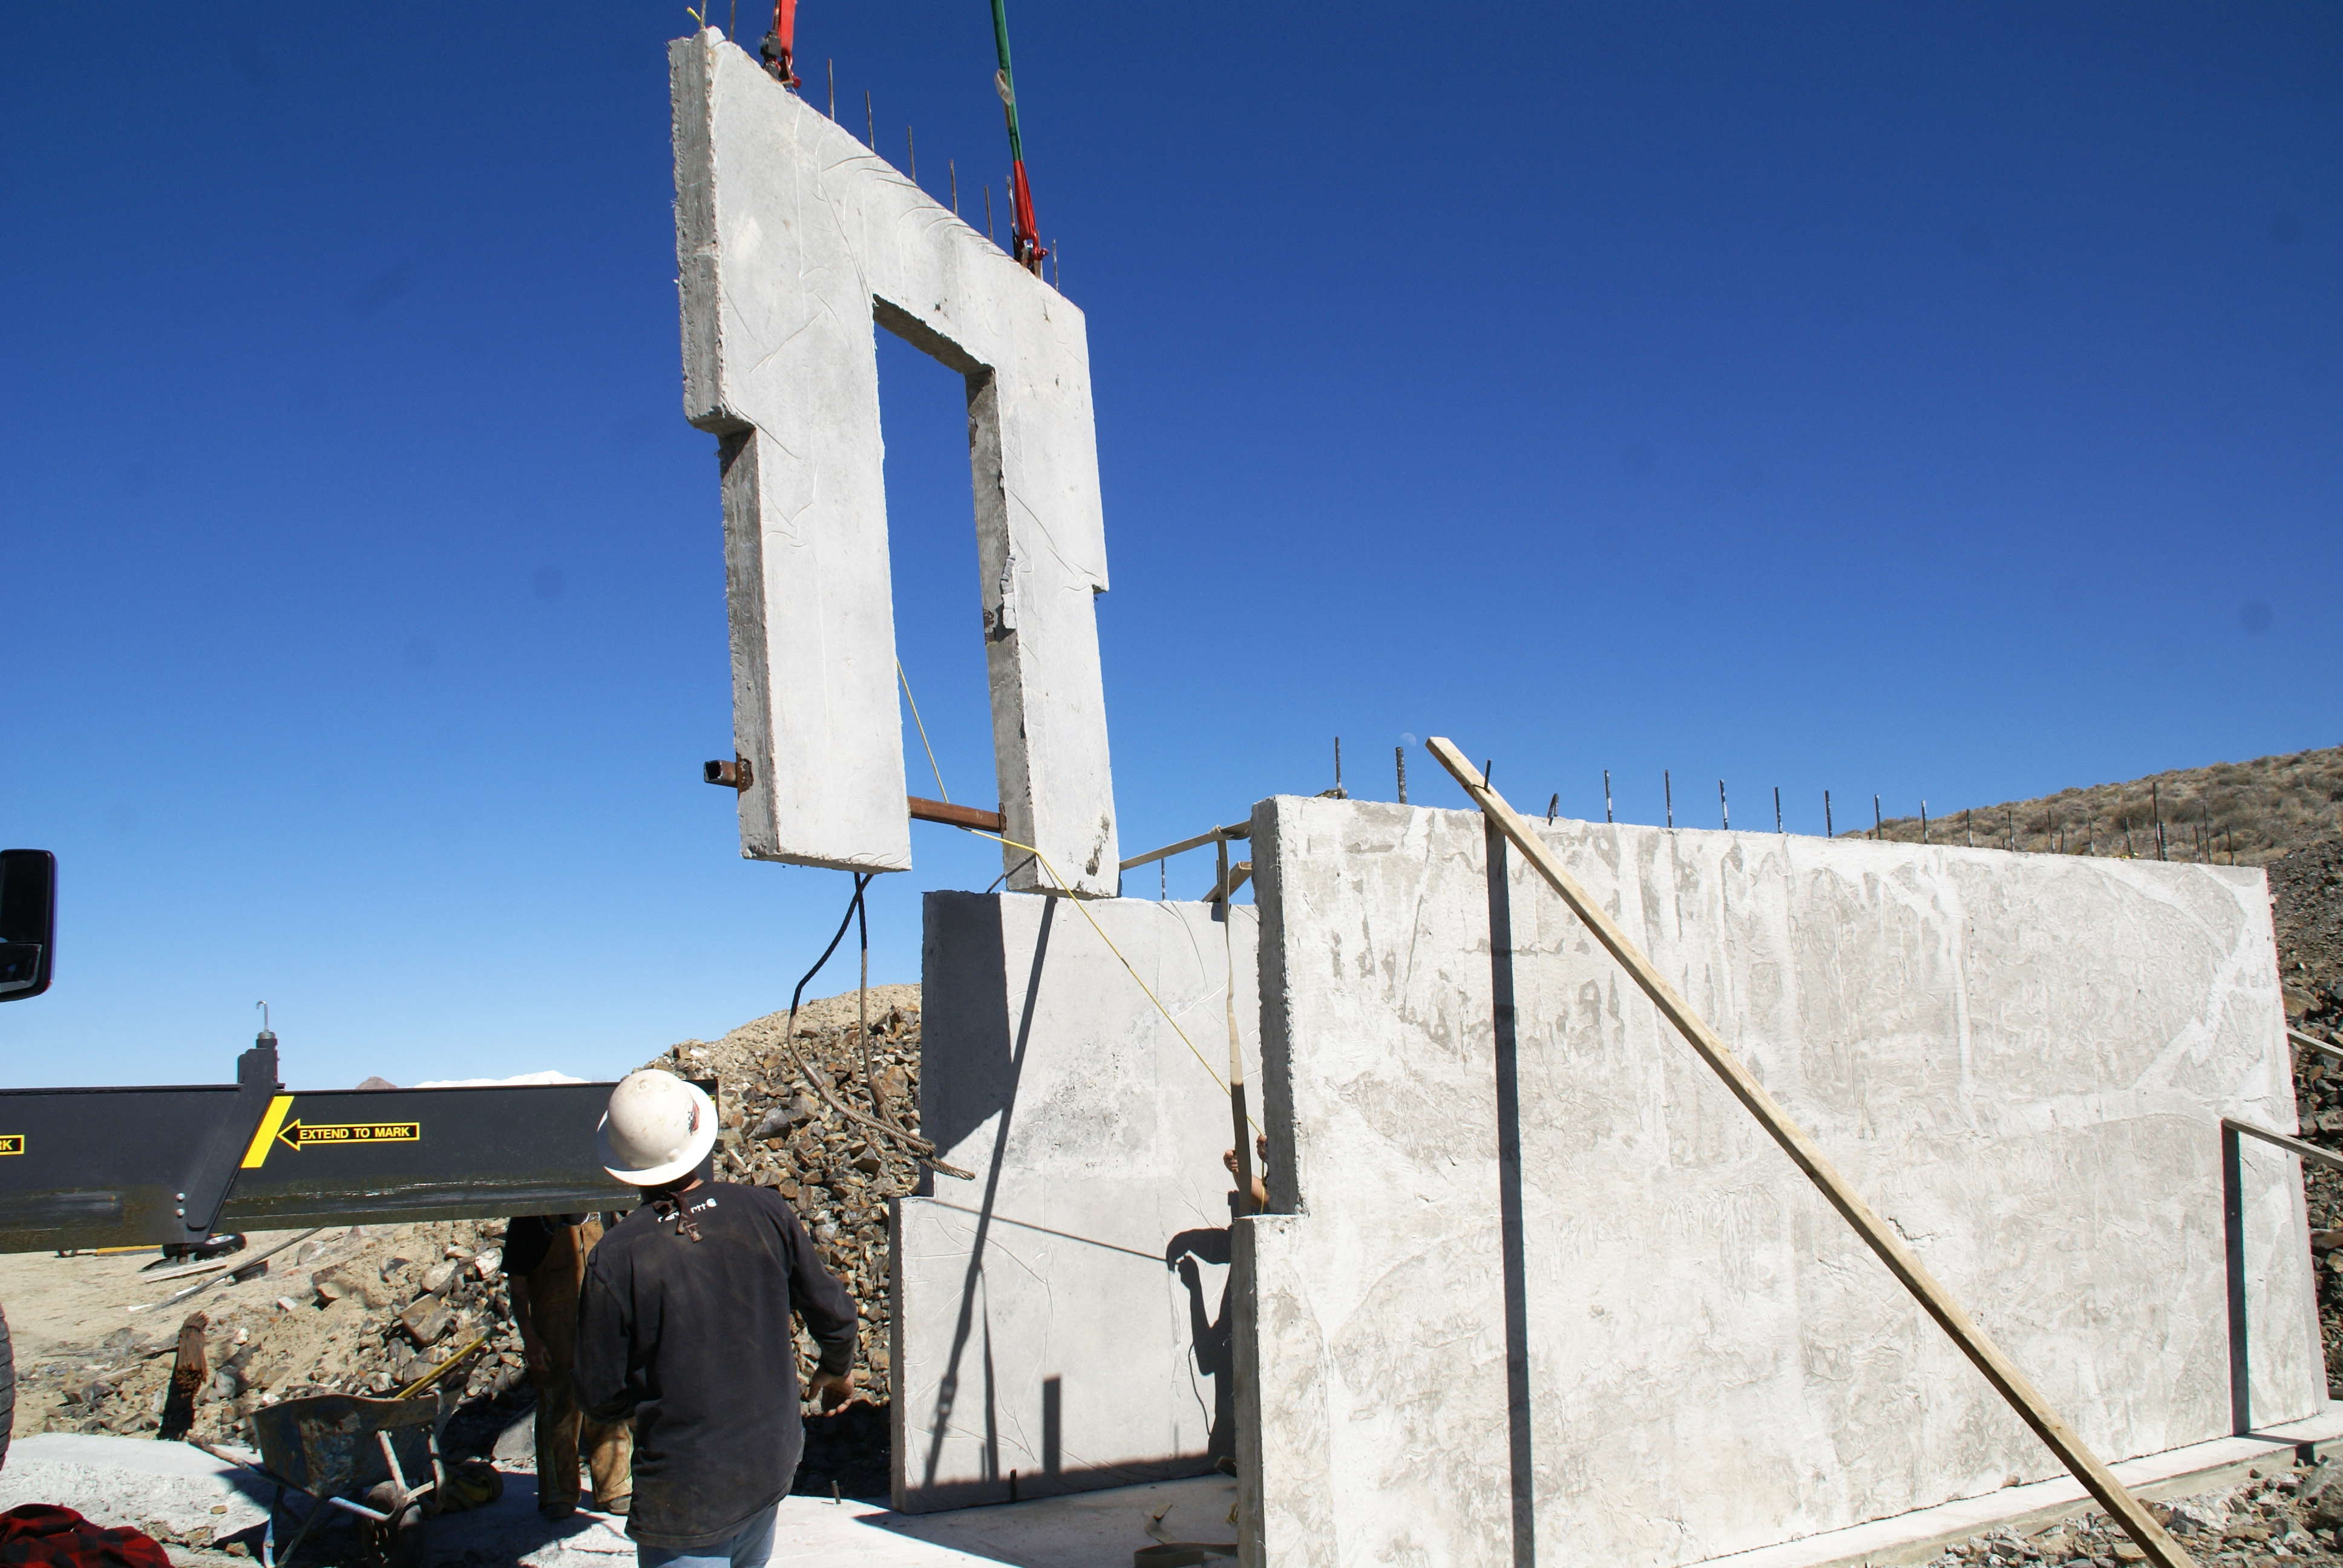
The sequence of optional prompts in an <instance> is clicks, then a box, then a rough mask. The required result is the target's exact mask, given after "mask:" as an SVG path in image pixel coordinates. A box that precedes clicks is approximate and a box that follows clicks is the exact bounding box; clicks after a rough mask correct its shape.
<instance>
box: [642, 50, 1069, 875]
mask: <svg viewBox="0 0 2343 1568" xmlns="http://www.w3.org/2000/svg"><path fill="white" fill-rule="evenodd" d="M669 68H670V76H671V84H672V90H673V96H674V111H675V126H674V129H675V185H676V264H677V270H678V275H679V276H678V287H679V291H680V293H681V297H682V313H683V373H684V412H685V415H686V417H689V419H690V421H691V422H692V423H693V424H694V425H696V426H698V427H699V428H701V429H703V430H707V431H709V432H711V433H713V434H714V435H715V436H716V437H718V439H719V461H720V464H721V467H722V474H723V481H722V491H723V500H724V539H725V569H726V585H727V586H726V591H727V599H728V602H729V608H730V619H731V635H732V694H733V698H732V705H733V729H734V741H733V743H734V746H735V747H736V748H737V749H738V751H739V755H740V756H741V757H743V758H745V759H748V761H749V764H750V769H751V773H752V776H753V782H752V784H751V785H750V787H749V789H745V790H743V791H741V794H740V800H739V806H740V845H741V852H742V853H743V854H744V855H747V856H749V857H751V858H754V859H772V860H784V861H789V862H791V863H793V864H798V865H809V866H829V867H835V868H840V869H853V870H867V871H890V870H902V869H906V868H908V867H909V866H910V837H909V832H908V829H907V824H906V819H905V815H904V806H903V798H904V793H905V791H904V779H903V741H902V724H901V719H900V711H899V709H898V707H897V703H896V697H895V629H894V612H893V608H892V605H891V599H890V590H889V574H888V537H887V498H886V484H885V479H884V475H883V472H882V458H883V456H884V451H885V444H884V442H883V440H882V439H881V437H880V417H879V369H878V351H877V347H876V344H875V342H874V339H873V337H872V333H873V324H874V321H875V322H876V324H877V325H880V326H884V327H887V328H888V329H889V330H890V331H892V332H894V333H895V334H896V335H897V336H899V337H902V338H904V339H906V340H907V341H909V342H910V343H911V344H913V345H914V346H916V347H920V348H921V349H923V350H925V351H926V352H927V353H929V354H930V355H932V356H933V357H936V358H938V359H940V360H941V361H942V362H943V363H944V364H946V365H948V366H950V367H951V368H952V369H954V370H957V371H959V372H960V375H961V377H963V378H964V379H965V381H966V383H967V387H968V408H969V458H970V466H971V473H972V476H973V480H974V486H975V512H976V529H977V554H978V562H979V578H980V582H979V590H980V603H981V605H982V608H983V627H984V631H983V635H984V641H985V657H986V664H987V669H988V672H989V675H990V685H991V694H992V732H993V754H994V758H995V760H996V765H997V768H998V770H999V778H1000V787H1001V795H1000V801H1001V812H1002V814H1003V815H1004V816H1005V817H1006V819H1007V821H1008V832H1007V835H1006V836H1007V837H1008V838H1010V839H1015V840H1017V841H1018V842H1020V843H1023V844H1030V845H1032V846H1034V847H1035V848H1037V849H1041V851H1042V853H1043V854H1045V855H1047V856H1048V857H1049V859H1051V861H1052V862H1053V863H1054V864H1055V865H1056V866H1057V868H1058V869H1059V870H1060V871H1061V873H1062V874H1063V875H1064V876H1065V878H1066V879H1067V880H1068V881H1069V882H1070V883H1071V885H1072V886H1073V888H1074V889H1075V890H1077V891H1080V892H1082V893H1085V894H1111V893H1112V892H1113V891H1114V890H1115V880H1116V873H1115V861H1116V847H1115V830H1114V798H1113V787H1112V779H1111V772H1110V769H1109V764H1108V755H1107V736H1106V703H1105V694H1104V688H1103V685H1102V682H1101V676H1100V671H1099V652H1098V625H1097V618H1096V612H1095V608H1094V606H1093V604H1092V599H1093V598H1094V597H1095V596H1096V595H1098V594H1100V593H1103V592H1104V591H1105V590H1106V587H1107V571H1106V542H1105V527H1104V522H1103V519H1102V517H1101V509H1100V502H1099V478H1098V449H1097V442H1096V437H1095V434H1094V432H1093V430H1092V428H1091V379H1090V348H1089V341H1088V338H1087V337H1086V336H1085V332H1084V327H1083V321H1082V315H1081V312H1080V311H1079V310H1077V309H1075V308H1074V307H1072V306H1071V305H1070V304H1068V303H1067V301H1066V300H1065V299H1064V298H1063V297H1061V296H1060V295H1059V294H1058V293H1057V291H1056V290H1054V289H1052V288H1051V287H1049V286H1047V285H1046V284H1044V283H1043V282H1042V281H1041V279H1040V278H1038V277H1036V276H1033V275H1032V274H1031V273H1029V272H1027V271H1026V270H1025V269H1024V268H1023V267H1021V266H1018V265H1017V264H1016V262H1014V261H1012V260H1011V259H1010V257H1009V256H1006V255H1004V254H1003V253H1002V252H1001V250H1000V249H999V248H998V247H997V246H994V245H993V244H992V243H991V242H990V240H988V239H986V238H985V237H984V236H982V235H980V234H979V233H977V232H976V231H975V230H974V229H972V228H970V226H968V225H966V224H964V223H962V222H960V219H959V218H957V217H955V216H952V214H951V213H950V211H948V210H947V209H946V208H945V207H943V206H941V205H940V204H939V203H937V202H936V201H935V200H933V199H932V198H930V196H928V195H927V194H926V193H925V192H923V191H921V190H920V187H919V186H917V185H915V184H913V183H912V182H911V181H910V179H908V178H906V177H905V176H903V175H901V174H900V173H898V172H897V171H896V170H894V169H893V168H891V167H890V166H888V165H887V163H886V161H885V160H884V159H881V158H880V157H879V156H876V155H875V154H873V153H872V152H871V151H870V149H869V148H867V147H865V146H863V145H862V144H861V143H860V142H859V141H857V140H856V139H855V138H854V137H853V136H851V135H850V134H849V133H848V132H847V131H846V130H844V129H843V128H841V127H840V126H837V125H835V124H833V123H832V122H831V121H830V120H829V119H828V118H827V117H825V116H822V115H821V114H820V113H819V112H817V111H816V110H815V109H814V108H813V107H812V106H810V105H809V104H807V103H806V102H804V101H803V100H802V99H800V98H799V97H798V96H797V95H795V94H794V93H791V92H789V90H787V89H786V88H784V87H782V86H781V85H779V83H777V82H775V81H774V80H773V79H772V78H771V77H769V76H768V75H765V73H764V72H763V71H762V70H761V69H760V68H759V66H758V65H757V64H756V63H755V62H754V61H752V60H751V59H750V58H749V56H748V55H746V54H744V53H742V52H741V51H740V50H739V48H737V47H736V46H734V45H731V44H729V43H728V42H726V41H725V39H724V37H723V35H721V34H720V33H719V32H718V31H716V30H715V29H713V28H710V29H709V30H708V31H706V32H704V33H701V34H700V35H698V36H696V37H690V38H681V39H678V40H676V41H675V42H674V43H673V44H672V45H669ZM1003 866H1004V868H1005V869H1007V870H1008V873H1009V886H1010V887H1011V888H1014V889H1022V890H1045V889H1048V888H1050V887H1051V886H1052V885H1053V884H1052V883H1051V879H1050V878H1049V877H1048V875H1047V874H1046V873H1045V872H1044V871H1043V869H1041V868H1040V867H1038V866H1036V865H1034V864H1033V863H1032V861H1031V857H1030V856H1027V855H1024V854H1022V853H1020V852H1017V851H1014V850H1011V851H1005V852H1004V857H1003Z"/></svg>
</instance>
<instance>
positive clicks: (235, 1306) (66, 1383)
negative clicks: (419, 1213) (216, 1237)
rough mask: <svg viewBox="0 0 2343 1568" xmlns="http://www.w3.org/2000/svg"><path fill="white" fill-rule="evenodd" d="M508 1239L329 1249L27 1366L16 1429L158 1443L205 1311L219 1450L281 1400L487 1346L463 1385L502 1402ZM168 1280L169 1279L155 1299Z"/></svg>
mask: <svg viewBox="0 0 2343 1568" xmlns="http://www.w3.org/2000/svg"><path fill="white" fill-rule="evenodd" d="M503 1231H504V1226H503V1224H502V1223H501V1222H500V1221H486V1222H478V1221H453V1222H447V1223H437V1224H420V1225H395V1226H360V1227H357V1228H354V1229H350V1230H346V1231H335V1232H332V1233H329V1234H327V1235H321V1236H317V1237H315V1238H313V1239H311V1240H310V1241H305V1242H303V1243H302V1244H301V1245H300V1246H299V1247H297V1248H296V1249H294V1250H292V1251H285V1252H279V1253H277V1256H275V1257H274V1258H271V1259H269V1260H267V1261H266V1262H265V1263H262V1264H260V1265H258V1268H257V1271H256V1272H255V1273H254V1274H253V1276H252V1277H250V1278H247V1279H242V1280H238V1281H236V1282H232V1283H226V1284H222V1285H219V1286H216V1287H215V1288H213V1289H211V1290H209V1291H206V1292H203V1293H202V1294H201V1295H198V1296H195V1297H192V1298H190V1299H189V1300H188V1301H187V1302H185V1303H184V1304H182V1305H177V1306H173V1307H167V1308H164V1309H162V1310H160V1311H156V1312H146V1313H142V1314H140V1316H139V1318H138V1319H137V1320H136V1321H135V1322H134V1323H133V1324H131V1325H129V1326H126V1327H123V1328H120V1329H117V1330H116V1331H115V1332H113V1333H111V1334H109V1335H108V1336H106V1339H105V1340H104V1341H103V1342H99V1343H97V1344H94V1345H87V1346H69V1347H65V1348H64V1349H62V1350H60V1351H58V1352H55V1353H51V1354H46V1355H44V1356H43V1357H42V1358H41V1359H40V1360H39V1361H38V1362H35V1363H33V1364H29V1365H23V1366H19V1367H18V1368H17V1374H16V1375H17V1396H16V1397H17V1401H18V1403H19V1406H20V1408H25V1407H29V1410H28V1412H27V1415H21V1416H20V1417H19V1420H18V1422H17V1426H16V1430H17V1431H18V1432H111V1433H115V1434H116V1435H121V1436H131V1435H137V1436H146V1435H150V1434H152V1433H153V1432H155V1431H156V1428H157V1427H158V1425H159V1424H160V1422H161V1420H162V1415H163V1403H164V1397H165V1394H166V1391H167V1389H168V1387H169V1384H170V1382H171V1371H172V1367H173V1365H174V1363H175V1361H176V1352H177V1349H178V1340H179V1330H180V1327H181V1325H182V1324H184V1323H185V1322H187V1321H188V1319H189V1314H191V1313H200V1314H202V1317H203V1319H204V1347H205V1357H204V1359H205V1365H206V1372H207V1375H206V1381H205V1383H204V1385H203V1390H202V1393H201V1395H200V1397H199V1398H198V1399H197V1400H196V1407H195V1425H194V1428H193V1435H194V1436H196V1437H197V1438H200V1439H203V1440H205V1441H206V1442H219V1441H224V1440H225V1441H230V1442H243V1441H244V1440H245V1434H244V1432H243V1431H242V1430H241V1429H242V1423H243V1421H244V1418H245V1417H246V1416H247V1415H249V1414H251V1413H252V1412H253V1411H255V1410H256V1409H257V1408H259V1407H260V1406H261V1405H264V1404H270V1403H274V1402H277V1401H279V1400H287V1399H297V1398H300V1397H301V1396H303V1395H305V1394H312V1393H356V1394H387V1393H393V1392H397V1391H398V1390H399V1389H401V1388H404V1387H405V1386H407V1384H408V1383H410V1382H414V1381H415V1380H416V1379H417V1378H419V1377H421V1376H423V1375H424V1374H425V1373H427V1372H430V1371H431V1370H432V1368H434V1367H436V1366H437V1365H438V1364H440V1363H441V1362H444V1361H446V1360H447V1358H448V1357H449V1356H451V1355H453V1354H455V1353H456V1352H458V1351H460V1350H461V1349H463V1348H464V1347H465V1346H466V1345H468V1344H470V1343H471V1342H472V1341H473V1340H474V1339H476V1338H478V1336H479V1335H481V1334H482V1333H487V1334H488V1335H489V1336H490V1338H489V1342H488V1346H487V1348H486V1350H485V1352H483V1353H482V1354H479V1355H476V1356H474V1357H473V1358H472V1359H471V1360H470V1361H469V1362H468V1363H467V1364H466V1366H465V1367H464V1368H462V1369H460V1370H458V1372H453V1373H451V1374H449V1375H450V1378H451V1380H453V1382H454V1383H455V1384H456V1386H458V1387H459V1388H460V1389H461V1391H462V1393H463V1396H464V1397H465V1399H467V1400H468V1401H472V1402H488V1401H493V1400H495V1399H496V1398H497V1397H498V1396H499V1395H501V1394H505V1393H507V1392H509V1391H511V1390H512V1389H513V1388H514V1387H515V1385H517V1384H518V1383H519V1382H521V1380H522V1377H523V1372H522V1367H521V1356H520V1339H519V1335H518V1332H515V1331H514V1329H513V1326H512V1318H511V1308H510V1304H509V1302H508V1300H507V1297H506V1292H505V1286H504V1281H503V1276H502V1273H501V1271H500V1270H499V1268H498V1260H499V1252H498V1239H499V1238H500V1237H501V1236H502V1234H503ZM227 1261H228V1262H229V1264H230V1266H231V1267H233V1266H234V1259H233V1258H230V1259H229V1260H227ZM170 1283H171V1282H169V1281H168V1280H163V1281H158V1282H157V1283H156V1289H155V1293H156V1299H157V1300H161V1299H162V1298H163V1297H165V1296H166V1295H168V1294H169V1293H170Z"/></svg>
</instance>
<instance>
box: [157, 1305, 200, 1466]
mask: <svg viewBox="0 0 2343 1568" xmlns="http://www.w3.org/2000/svg"><path fill="white" fill-rule="evenodd" d="M210 1326H211V1320H210V1319H208V1318H206V1317H205V1316H204V1314H203V1313H201V1312H190V1313H189V1314H187V1321H186V1322H184V1323H181V1324H180V1325H179V1353H178V1356H177V1357H176V1360H174V1361H173V1362H172V1363H171V1388H170V1392H168V1393H166V1394H165V1395H164V1396H163V1426H162V1430H161V1431H159V1432H156V1434H155V1435H156V1437H158V1438H160V1439H162V1440H163V1441H164V1442H178V1441H179V1440H180V1439H181V1438H184V1437H186V1435H187V1433H188V1432H189V1431H190V1430H192V1429H193V1428H194V1426H195V1424H196V1400H198V1399H200V1398H202V1397H203V1392H204V1384H205V1383H206V1382H209V1381H210V1379H211V1375H212V1374H211V1370H210V1368H208V1367H207V1366H206V1365H205V1364H204V1331H205V1330H206V1329H207V1328H209V1327H210Z"/></svg>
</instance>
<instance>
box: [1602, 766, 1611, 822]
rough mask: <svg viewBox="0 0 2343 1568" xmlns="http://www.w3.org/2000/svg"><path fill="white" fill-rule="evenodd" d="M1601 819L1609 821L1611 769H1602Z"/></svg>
mask: <svg viewBox="0 0 2343 1568" xmlns="http://www.w3.org/2000/svg"><path fill="white" fill-rule="evenodd" d="M1603 819H1604V821H1605V822H1608V821H1611V820H1612V816H1611V769H1608V768H1605V769H1603Z"/></svg>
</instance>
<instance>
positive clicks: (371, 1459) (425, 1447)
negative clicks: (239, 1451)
mask: <svg viewBox="0 0 2343 1568" xmlns="http://www.w3.org/2000/svg"><path fill="white" fill-rule="evenodd" d="M448 1413H449V1412H448V1408H447V1400H446V1399H445V1398H443V1397H441V1396H440V1395H439V1394H438V1393H437V1392H432V1393H430V1394H428V1395H426V1396H422V1397H418V1396H417V1395H412V1394H410V1395H407V1396H404V1397H400V1398H395V1399H368V1398H365V1397H362V1396H359V1395H357V1394H347V1393H324V1394H315V1395H312V1396H310V1397H309V1398H307V1399H290V1400H287V1401H285V1402H283V1403H281V1404H272V1405H266V1406H264V1407H263V1408H261V1409H259V1410H256V1411H255V1412H252V1416H251V1423H252V1436H253V1442H254V1444H255V1446H256V1447H257V1448H258V1449H259V1450H260V1465H259V1467H258V1468H259V1469H260V1471H261V1473H262V1474H263V1475H265V1476H266V1478H267V1479H268V1480H269V1481H271V1482H273V1483H276V1486H277V1493H276V1495H275V1496H274V1497H272V1498H271V1499H270V1500H269V1505H268V1530H267V1533H266V1535H265V1536H264V1537H263V1539H262V1543H261V1550H260V1562H261V1568H277V1564H278V1563H286V1562H289V1561H290V1560H291V1558H292V1556H293V1553H295V1552H297V1551H298V1550H299V1549H300V1546H301V1543H302V1542H303V1541H304V1540H306V1539H307V1537H308V1534H309V1532H310V1531H311V1530H313V1529H315V1528H316V1527H317V1525H318V1524H319V1523H322V1522H323V1521H324V1520H325V1519H327V1517H328V1510H329V1509H340V1510H341V1511H343V1512H344V1513H350V1514H353V1515H355V1516H357V1518H360V1519H363V1520H366V1521H367V1523H370V1524H371V1525H373V1526H374V1530H373V1532H372V1533H373V1534H374V1535H375V1536H376V1539H377V1545H378V1546H379V1548H380V1549H381V1551H382V1553H383V1555H384V1557H385V1558H386V1559H387V1561H388V1562H390V1563H393V1564H394V1565H397V1564H401V1563H419V1562H420V1561H421V1560H422V1545H423V1539H422V1535H423V1533H422V1523H423V1516H424V1515H425V1514H426V1513H429V1512H432V1511H433V1510H432V1507H431V1504H432V1503H433V1501H434V1499H433V1497H432V1494H433V1493H435V1492H437V1490H438V1489H439V1488H440V1486H441V1485H443V1484H444V1483H446V1481H447V1472H446V1470H445V1469H444V1468H443V1467H442V1465H441V1463H440V1461H439V1431H440V1428H441V1427H442V1426H443V1425H445V1424H446V1422H447V1415H448ZM288 1491H289V1492H297V1493H302V1494H303V1495H305V1496H307V1497H308V1498H309V1499H310V1500H311V1503H310V1507H309V1511H308V1517H307V1518H306V1519H304V1520H303V1521H302V1522H301V1525H300V1528H299V1529H297V1530H296V1531H294V1532H293V1533H292V1536H291V1537H290V1538H289V1539H288V1540H287V1541H286V1543H285V1545H284V1547H283V1549H282V1550H277V1548H276V1546H275V1541H276V1535H277V1513H278V1512H279V1511H280V1510H281V1509H282V1508H283V1506H284V1503H285V1494H286V1493H287V1492H288Z"/></svg>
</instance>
